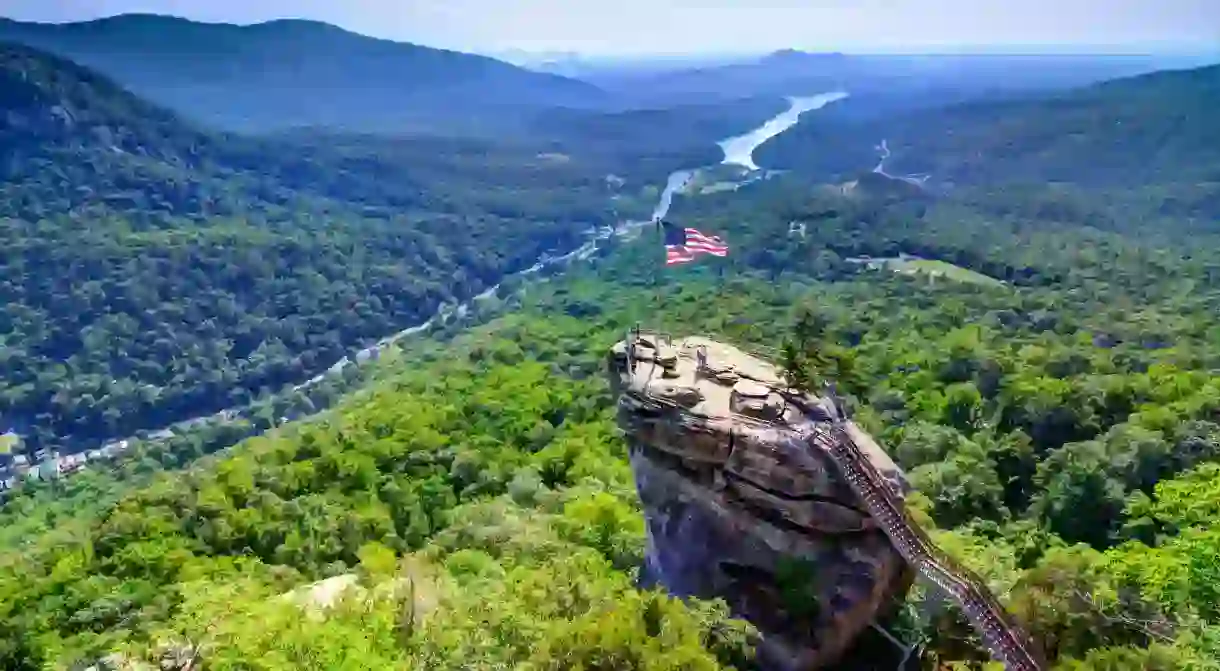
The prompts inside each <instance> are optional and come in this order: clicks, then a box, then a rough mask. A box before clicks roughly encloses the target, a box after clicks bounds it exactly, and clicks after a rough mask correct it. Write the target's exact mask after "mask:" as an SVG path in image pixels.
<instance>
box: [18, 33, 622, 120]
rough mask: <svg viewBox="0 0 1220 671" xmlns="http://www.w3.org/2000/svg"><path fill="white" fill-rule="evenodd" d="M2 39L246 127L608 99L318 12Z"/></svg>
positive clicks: (194, 114)
mask: <svg viewBox="0 0 1220 671" xmlns="http://www.w3.org/2000/svg"><path fill="white" fill-rule="evenodd" d="M0 40H6V41H13V42H19V43H22V44H27V45H30V46H34V47H37V48H40V49H44V50H46V51H50V52H52V53H56V54H59V55H61V56H64V57H66V58H69V59H71V60H73V61H76V62H78V63H81V64H82V65H86V66H89V67H92V68H95V69H96V70H98V71H100V72H103V73H105V74H107V75H109V76H111V77H112V78H114V79H116V80H117V81H119V82H120V83H121V84H122V85H123V86H125V87H127V88H130V89H131V90H132V91H134V92H135V93H137V94H139V95H141V96H142V97H146V98H148V99H149V100H152V101H155V102H157V103H159V104H161V105H163V106H166V107H169V108H172V109H174V110H176V111H178V112H180V113H182V114H185V115H187V116H188V117H190V118H192V119H195V120H198V121H201V122H204V123H206V124H209V125H213V126H218V127H222V128H230V129H240V130H246V131H262V130H269V129H283V128H292V127H301V126H327V127H332V128H343V129H347V130H355V131H370V130H390V131H404V130H426V131H433V130H451V129H461V130H464V131H468V132H476V131H487V130H489V126H490V127H498V126H499V125H500V123H501V122H502V121H504V120H505V117H506V116H512V115H514V114H516V113H520V112H525V111H530V110H537V109H540V108H546V107H552V106H576V107H585V106H590V105H597V104H599V103H600V102H602V100H603V98H604V94H603V93H602V92H601V91H599V90H598V89H597V88H596V87H594V86H592V85H590V84H586V83H583V82H578V81H575V80H572V79H565V78H563V77H559V76H556V75H551V74H546V73H540V72H533V71H529V70H525V69H522V68H518V67H516V66H513V65H509V64H508V63H504V62H501V61H497V60H494V59H491V58H486V57H482V56H475V55H470V54H464V53H459V52H453V51H445V50H441V49H432V48H428V47H423V46H419V45H414V44H406V43H398V42H391V41H387V40H379V39H374V38H370V37H366V36H363V35H358V34H355V33H350V32H347V31H344V30H342V29H340V28H337V27H335V26H331V25H328V24H324V23H317V22H312V21H297V20H283V21H272V22H269V23H262V24H257V25H251V26H236V25H228V24H209V23H197V22H193V21H188V20H186V19H179V18H174V17H168V16H155V15H139V14H131V15H121V16H115V17H111V18H107V19H99V20H96V21H88V22H83V23H68V24H39V23H22V22H16V21H10V20H5V19H0Z"/></svg>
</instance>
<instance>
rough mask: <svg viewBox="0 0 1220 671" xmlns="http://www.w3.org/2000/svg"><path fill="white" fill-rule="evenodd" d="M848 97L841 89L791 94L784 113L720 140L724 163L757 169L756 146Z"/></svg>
mask: <svg viewBox="0 0 1220 671" xmlns="http://www.w3.org/2000/svg"><path fill="white" fill-rule="evenodd" d="M846 97H847V94H846V93H843V92H842V91H839V92H835V93H822V94H820V95H816V96H807V97H790V98H788V109H787V110H786V111H785V112H783V113H782V114H780V115H778V116H776V117H775V118H773V119H771V120H769V121H767V123H765V124H763V125H761V126H759V127H758V128H755V129H754V130H752V131H750V132H749V133H746V134H744V135H738V136H736V137H731V138H728V139H727V140H721V141H720V142H719V144H720V148H721V149H722V150H724V164H725V165H739V166H741V167H743V168H745V169H747V170H758V169H759V168H758V164H757V163H755V162H754V150H755V149H758V148H759V147H760V146H762V144H763V143H764V142H766V141H767V140H770V139H771V138H773V137H775V136H776V135H779V134H780V133H782V132H784V131H786V130H788V129H789V128H792V127H793V126H795V125H796V123H797V122H798V121H800V120H801V115H802V114H804V113H805V112H812V111H813V110H818V109H822V108H823V107H825V106H827V105H829V104H830V103H832V102H835V101H836V100H842V99H844V98H846Z"/></svg>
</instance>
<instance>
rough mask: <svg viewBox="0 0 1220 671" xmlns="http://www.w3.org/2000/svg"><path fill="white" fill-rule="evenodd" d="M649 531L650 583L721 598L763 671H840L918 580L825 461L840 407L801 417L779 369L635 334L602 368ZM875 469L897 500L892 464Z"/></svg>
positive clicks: (877, 457) (719, 347)
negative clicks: (823, 446)
mask: <svg viewBox="0 0 1220 671" xmlns="http://www.w3.org/2000/svg"><path fill="white" fill-rule="evenodd" d="M608 374H609V378H610V381H611V384H612V386H613V387H614V390H615V393H616V395H617V396H618V421H619V425H620V426H621V427H622V429H623V430H624V431H625V432H626V435H627V440H628V443H629V445H630V454H631V466H632V470H633V473H634V476H635V480H636V486H637V489H638V491H639V494H640V499H641V500H642V502H643V505H644V509H645V516H646V518H647V529H648V548H647V558H646V565H645V567H644V577H645V580H647V581H650V582H655V583H660V584H661V585H663V586H664V587H665V588H666V589H667V590H668V591H669V592H671V593H673V594H676V595H682V596H687V595H690V596H700V597H705V598H712V597H720V598H723V599H725V600H726V601H727V602H728V604H729V606H730V607H731V608H732V609H733V611H734V612H735V613H736V614H738V615H739V616H741V617H744V618H745V619H747V620H749V621H751V622H753V623H754V624H755V626H757V627H758V629H759V631H760V632H761V633H762V636H763V640H762V643H761V645H760V648H759V655H760V658H761V661H762V662H763V663H764V665H765V666H766V668H773V669H782V670H784V671H806V670H809V669H817V668H822V667H826V666H828V665H830V664H833V663H834V662H835V661H836V660H838V659H840V658H841V657H842V655H843V654H844V652H846V651H847V649H848V648H849V647H850V645H851V643H852V642H853V641H854V640H855V639H856V638H857V637H858V636H859V635H860V634H861V633H862V632H863V631H864V630H865V629H866V628H867V627H868V626H869V625H870V623H872V622H873V621H874V620H877V619H879V618H881V617H883V616H884V615H886V614H888V612H889V611H890V609H891V608H892V607H893V606H894V605H895V604H897V603H900V601H901V598H902V597H903V596H904V595H905V592H906V590H907V588H908V587H909V586H910V584H911V581H912V577H913V574H912V572H911V570H910V568H909V567H908V565H907V563H906V562H905V561H904V559H903V557H902V555H900V554H899V552H898V551H897V550H896V549H895V548H894V546H893V545H892V544H891V543H890V541H889V539H888V538H887V536H886V534H885V533H884V531H883V530H881V529H880V528H879V527H878V525H877V522H876V521H875V520H874V519H873V518H872V517H871V516H870V515H869V513H868V512H867V509H866V507H865V506H864V505H863V503H862V502H861V501H859V500H858V498H857V497H856V496H855V494H853V490H852V489H851V487H850V486H849V483H848V482H846V481H845V480H844V479H843V477H842V476H841V475H840V474H839V470H838V469H837V468H836V466H835V463H834V462H833V461H832V460H831V458H830V456H828V455H827V454H826V453H825V452H823V451H820V450H816V449H810V444H809V442H808V436H809V435H810V434H811V433H812V432H813V430H814V427H816V426H817V425H819V424H824V423H826V422H829V421H830V420H831V419H832V413H833V406H832V405H831V404H830V403H826V402H818V403H814V404H812V405H810V406H808V407H806V406H805V405H804V404H802V405H801V406H800V407H798V405H797V404H794V403H793V402H792V401H790V400H788V399H787V398H786V397H785V396H783V395H781V394H779V393H777V392H778V390H779V389H781V388H782V387H783V385H782V383H781V381H780V378H779V374H778V372H777V371H776V369H775V368H774V367H773V366H771V365H770V364H767V363H765V362H763V361H761V360H759V359H757V358H754V357H752V356H750V355H748V354H746V353H745V352H743V351H741V350H739V349H737V348H735V347H732V346H729V345H725V344H723V343H719V342H715V341H712V340H708V339H705V338H695V337H691V338H685V339H682V340H680V341H677V342H674V341H672V340H671V339H670V338H668V337H667V336H665V335H662V334H653V333H632V334H631V335H630V336H629V338H628V339H627V340H626V341H623V342H620V343H618V344H617V345H616V346H615V347H614V348H613V349H612V351H611V353H610V356H609V359H608ZM866 449H867V458H868V459H869V461H870V462H872V464H873V466H874V467H875V469H876V471H877V472H879V473H880V474H881V475H882V477H883V478H884V479H885V481H886V483H887V484H888V485H889V488H890V489H891V490H892V493H893V494H894V496H896V497H898V498H901V497H902V496H903V495H904V494H905V492H906V491H908V485H907V484H906V480H905V478H904V477H903V475H902V473H901V471H900V470H899V469H898V467H897V466H896V465H895V464H894V463H893V461H891V460H890V459H889V457H888V456H887V455H885V453H884V452H882V451H881V450H880V449H876V446H875V444H873V443H871V441H870V442H869V443H868V444H867V448H866Z"/></svg>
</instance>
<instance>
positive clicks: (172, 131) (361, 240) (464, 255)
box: [0, 46, 773, 450]
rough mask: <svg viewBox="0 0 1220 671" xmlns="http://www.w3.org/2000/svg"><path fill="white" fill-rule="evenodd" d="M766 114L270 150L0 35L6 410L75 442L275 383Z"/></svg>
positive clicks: (550, 248)
mask: <svg viewBox="0 0 1220 671" xmlns="http://www.w3.org/2000/svg"><path fill="white" fill-rule="evenodd" d="M772 107H773V104H766V103H762V102H757V103H750V104H743V106H742V108H741V110H740V111H739V112H737V113H727V114H726V118H727V121H720V122H716V121H714V120H712V118H711V115H710V114H708V113H707V111H704V116H705V117H708V121H707V122H705V123H704V124H702V125H699V124H696V125H694V126H687V127H685V128H684V129H683V131H682V132H680V133H678V132H670V133H668V134H667V135H666V136H665V137H664V138H662V136H661V135H660V134H658V133H654V134H651V135H640V134H638V133H637V134H636V135H632V134H631V133H630V128H631V127H635V128H644V127H650V126H651V125H653V124H654V123H656V122H658V121H664V122H665V123H666V124H667V125H666V126H665V127H667V128H670V129H673V128H674V127H675V125H674V124H673V123H672V121H671V120H672V119H676V118H678V117H679V116H680V115H681V113H682V111H675V112H672V113H668V114H667V113H659V114H654V115H646V118H641V119H635V118H632V117H628V118H626V119H623V120H618V119H614V118H611V117H605V118H604V120H603V118H602V117H600V116H596V115H595V116H592V117H589V118H588V119H585V118H583V117H580V116H578V115H576V114H575V113H569V114H567V115H565V116H563V117H562V118H557V119H556V120H555V122H554V123H553V124H552V125H553V126H554V128H555V132H554V133H553V135H552V139H548V140H546V141H545V142H544V141H542V140H535V139H530V138H532V137H534V136H532V135H530V134H525V135H524V136H522V138H518V139H513V140H506V141H504V142H499V143H495V144H492V143H488V142H485V141H480V140H460V139H439V138H388V139H387V138H381V137H376V136H366V135H342V136H336V135H334V134H327V133H324V132H321V131H309V132H306V131H302V132H297V133H294V134H291V135H285V136H279V137H271V138H259V139H255V138H247V137H241V136H233V135H222V134H215V133H208V132H204V131H201V130H199V129H197V128H195V127H193V126H191V125H190V124H189V123H186V122H184V121H182V120H181V119H179V118H178V117H176V116H175V115H173V114H171V113H169V112H166V111H164V110H161V109H159V108H157V107H154V106H152V105H149V104H147V103H145V102H144V101H142V100H140V99H139V98H137V97H135V96H133V95H131V94H129V93H127V92H125V91H123V90H122V89H120V88H118V87H117V86H115V85H114V84H113V82H111V81H110V80H108V79H106V78H105V77H103V76H101V75H98V74H96V73H93V72H91V71H89V70H85V69H82V68H79V67H76V66H74V65H72V64H71V63H68V62H66V61H63V60H61V59H58V58H55V57H53V56H48V55H46V54H42V53H39V52H36V51H32V50H30V49H27V48H24V47H17V46H9V47H3V48H0V109H3V110H4V116H2V117H0V153H2V154H3V155H4V157H5V159H4V163H3V165H0V172H2V174H3V176H4V180H3V184H2V185H0V244H2V245H3V247H4V249H5V250H6V254H4V255H3V259H2V260H0V264H2V267H0V297H3V299H4V300H3V307H0V342H3V344H4V347H3V349H2V350H0V379H2V380H3V382H2V384H0V422H3V423H4V424H5V426H4V428H5V429H7V428H9V427H10V426H12V427H15V428H16V429H17V430H18V431H19V432H20V433H22V434H24V436H25V438H26V440H25V446H26V448H28V449H29V450H36V449H38V448H39V447H41V446H55V445H60V446H67V447H68V448H69V449H71V450H80V449H84V448H86V447H92V446H94V445H96V444H97V443H98V442H101V441H102V440H105V439H108V438H115V437H123V436H127V435H130V434H132V433H133V432H135V431H137V430H141V429H150V428H159V427H162V426H165V425H167V424H168V423H170V422H173V421H178V420H182V419H186V418H189V417H194V416H197V415H200V414H209V413H211V412H215V411H216V410H219V409H221V408H225V407H230V406H240V405H243V404H246V403H248V402H249V401H250V400H251V399H252V398H255V397H258V396H262V395H265V394H267V393H270V392H278V391H279V390H280V389H281V388H282V387H284V386H285V385H290V384H296V383H300V382H302V381H304V380H305V379H307V378H309V377H311V376H313V375H315V374H317V373H319V372H321V371H322V370H323V369H325V368H326V367H328V366H330V365H331V364H332V363H334V362H335V361H337V360H338V359H340V358H341V357H343V356H344V355H346V354H348V353H349V352H351V351H352V350H353V349H355V348H356V347H357V346H358V345H361V344H364V343H369V342H372V341H374V340H377V339H378V338H381V337H383V336H386V335H388V334H390V333H393V332H395V331H397V330H399V329H402V328H405V327H408V326H412V325H415V324H418V323H421V322H423V321H425V320H426V319H427V318H428V317H429V316H430V315H431V314H432V313H433V312H434V311H435V310H436V308H437V307H438V306H439V305H440V304H442V303H452V302H455V301H457V300H460V299H465V298H469V297H470V296H472V295H474V294H477V293H479V292H481V291H483V290H484V289H486V288H488V287H490V286H492V285H494V284H496V283H497V282H499V281H500V279H501V278H503V277H504V276H505V275H507V274H511V273H514V272H517V271H520V270H522V269H524V268H527V267H529V266H531V265H533V264H534V263H535V262H536V261H537V260H538V258H539V257H540V256H542V255H543V254H544V253H547V252H556V251H568V250H570V249H573V248H575V247H577V246H579V245H580V244H581V243H582V242H583V240H584V239H585V235H586V232H587V231H588V229H590V228H592V227H597V226H602V225H606V224H608V223H610V222H611V221H613V220H614V217H615V216H616V215H617V216H622V217H644V216H647V215H648V213H650V212H651V208H652V206H653V203H654V201H655V195H654V193H653V189H655V184H657V183H658V182H660V183H664V179H665V176H666V175H667V174H668V172H669V171H671V170H673V169H675V168H678V167H681V166H685V165H690V164H691V163H692V162H693V163H696V164H697V163H698V162H700V161H706V160H709V159H708V155H709V154H710V153H711V150H709V149H707V147H711V148H712V149H714V145H713V144H711V142H710V139H711V138H714V137H718V136H719V134H720V133H721V132H722V130H723V129H724V128H725V127H726V126H727V125H728V124H729V123H732V122H740V123H742V124H746V123H753V122H755V120H756V119H761V118H764V117H765V116H766V115H767V114H770V113H772ZM582 137H583V138H588V139H587V140H582V139H581V138H582ZM610 175H615V176H621V177H620V179H618V180H608V179H607V177H608V176H610ZM612 196H617V198H615V199H614V200H613V201H611V197H612Z"/></svg>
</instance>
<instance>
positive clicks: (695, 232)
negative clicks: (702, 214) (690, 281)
mask: <svg viewBox="0 0 1220 671" xmlns="http://www.w3.org/2000/svg"><path fill="white" fill-rule="evenodd" d="M660 225H661V227H662V228H663V229H664V230H665V265H667V266H672V265H676V264H679V263H690V262H691V261H694V260H695V256H697V255H699V254H711V255H712V256H728V255H729V246H728V245H726V244H724V240H721V239H720V236H717V235H708V234H707V233H704V232H702V231H700V230H699V229H696V228H679V227H678V226H675V225H673V224H671V223H669V222H665V221H662V222H660Z"/></svg>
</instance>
